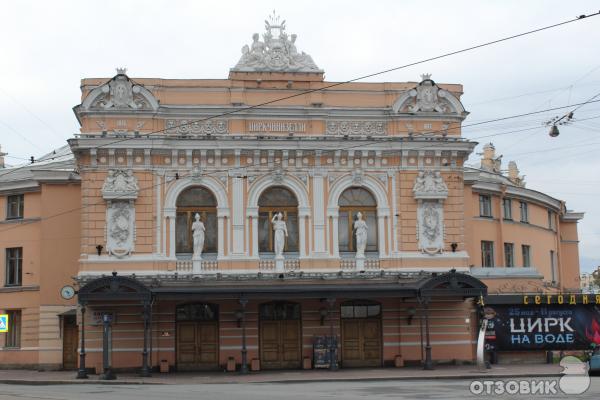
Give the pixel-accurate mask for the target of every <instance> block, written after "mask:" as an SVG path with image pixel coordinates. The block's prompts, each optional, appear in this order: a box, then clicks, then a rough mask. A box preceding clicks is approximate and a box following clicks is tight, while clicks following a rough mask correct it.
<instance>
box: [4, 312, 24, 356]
mask: <svg viewBox="0 0 600 400" xmlns="http://www.w3.org/2000/svg"><path fill="white" fill-rule="evenodd" d="M6 313H7V314H8V332H6V344H5V347H21V310H12V311H7V312H6Z"/></svg>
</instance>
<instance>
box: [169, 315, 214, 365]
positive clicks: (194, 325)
mask: <svg viewBox="0 0 600 400" xmlns="http://www.w3.org/2000/svg"><path fill="white" fill-rule="evenodd" d="M218 367H219V325H218V322H217V321H191V322H178V323H177V369H178V370H179V371H201V370H211V369H217V368H218Z"/></svg>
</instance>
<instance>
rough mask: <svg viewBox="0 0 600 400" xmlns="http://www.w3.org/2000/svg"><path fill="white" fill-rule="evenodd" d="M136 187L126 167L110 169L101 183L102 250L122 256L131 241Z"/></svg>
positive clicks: (131, 246) (129, 250)
mask: <svg viewBox="0 0 600 400" xmlns="http://www.w3.org/2000/svg"><path fill="white" fill-rule="evenodd" d="M138 191H139V186H138V184H137V178H136V177H135V176H134V175H133V171H132V170H130V169H111V170H109V171H108V174H107V176H106V179H105V180H104V184H103V185H102V197H103V198H104V199H105V200H107V205H106V251H107V252H108V254H111V255H113V256H116V257H119V258H122V257H125V256H128V255H130V254H131V252H133V249H134V244H135V205H134V201H135V199H137V196H138Z"/></svg>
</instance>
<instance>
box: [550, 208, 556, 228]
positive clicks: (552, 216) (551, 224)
mask: <svg viewBox="0 0 600 400" xmlns="http://www.w3.org/2000/svg"><path fill="white" fill-rule="evenodd" d="M548 229H552V230H554V229H556V224H555V223H554V212H553V211H551V210H548Z"/></svg>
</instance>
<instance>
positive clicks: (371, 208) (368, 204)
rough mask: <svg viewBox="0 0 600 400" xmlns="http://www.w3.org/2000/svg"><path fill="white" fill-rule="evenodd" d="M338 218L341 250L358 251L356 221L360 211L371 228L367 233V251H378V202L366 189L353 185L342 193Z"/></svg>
mask: <svg viewBox="0 0 600 400" xmlns="http://www.w3.org/2000/svg"><path fill="white" fill-rule="evenodd" d="M338 205H339V207H340V211H339V219H338V224H339V225H338V242H339V249H340V252H353V251H356V236H355V234H354V221H355V220H356V214H357V213H358V212H359V211H360V212H361V213H362V215H363V219H364V220H365V221H366V222H367V226H368V228H369V230H368V233H367V248H366V249H365V251H367V252H375V251H377V202H376V201H375V197H373V195H372V194H371V193H370V192H369V191H368V190H366V189H363V188H358V187H351V188H348V189H346V190H344V192H343V193H342V194H341V195H340V198H339V200H338Z"/></svg>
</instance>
